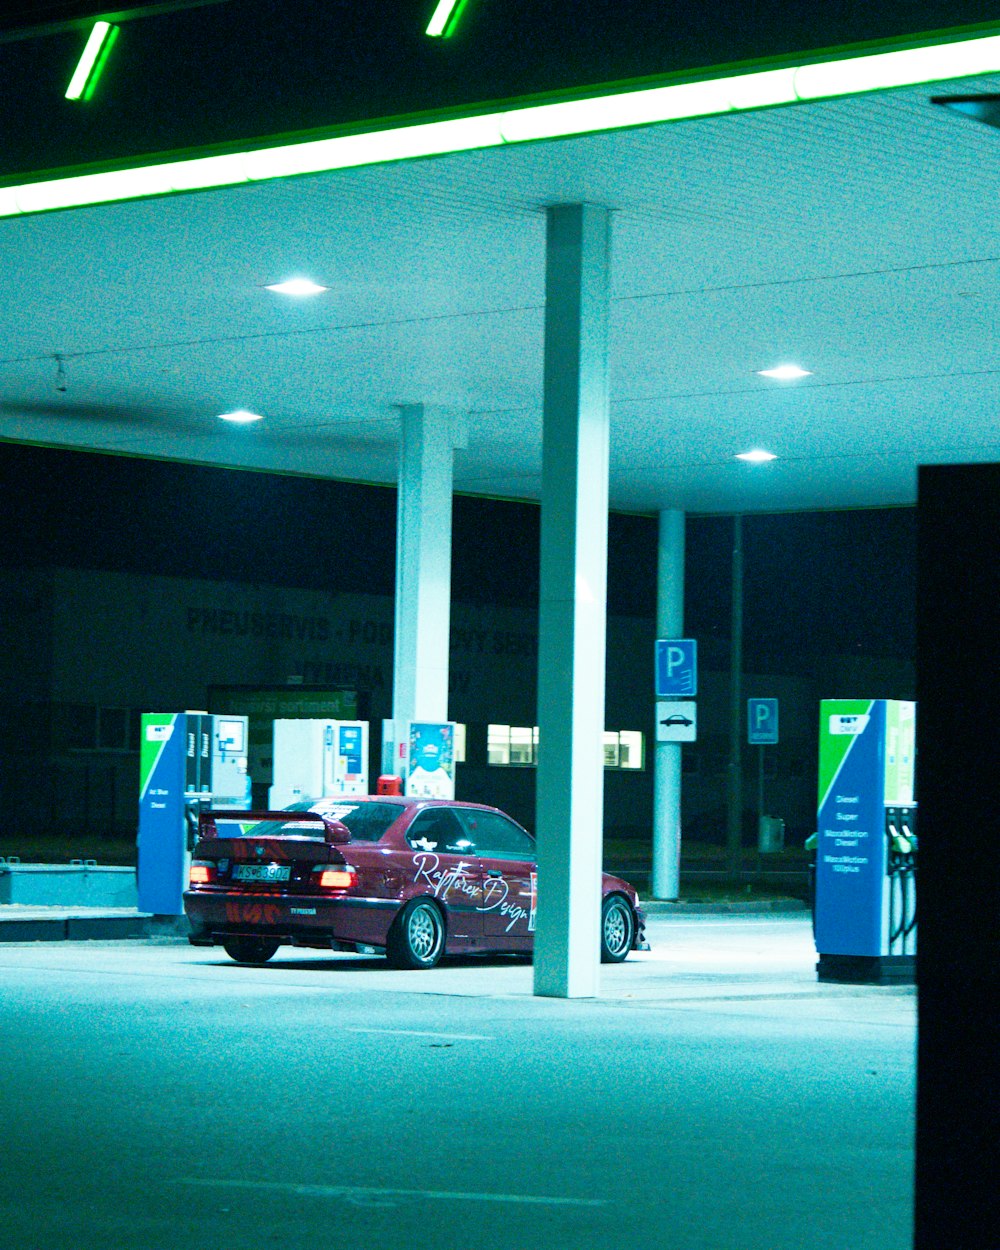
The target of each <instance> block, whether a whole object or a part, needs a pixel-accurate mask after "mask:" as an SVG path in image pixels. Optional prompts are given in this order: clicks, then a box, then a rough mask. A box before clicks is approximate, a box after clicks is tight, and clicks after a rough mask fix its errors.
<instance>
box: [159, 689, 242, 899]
mask: <svg viewBox="0 0 1000 1250" xmlns="http://www.w3.org/2000/svg"><path fill="white" fill-rule="evenodd" d="M247 729H248V722H247V717H245V716H210V715H209V714H208V713H207V712H144V713H143V715H142V721H141V730H140V733H141V740H140V745H139V769H140V785H139V838H138V853H139V859H138V872H137V878H138V882H137V884H138V906H139V910H140V911H146V912H151V913H153V914H154V915H159V916H180V915H182V914H183V911H184V907H183V900H182V895H183V892H184V890H185V888H186V886H187V879H188V866H189V863H190V853H191V848H192V846H193V845H194V839H195V836H196V832H197V825H198V812H199V811H200V809H201V808H202V807H208V806H211V807H230V808H246V807H249V806H250V776H249V773H248V772H247Z"/></svg>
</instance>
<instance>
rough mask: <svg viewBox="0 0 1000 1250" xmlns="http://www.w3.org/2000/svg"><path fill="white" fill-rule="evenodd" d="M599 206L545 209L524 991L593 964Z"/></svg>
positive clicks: (604, 248) (552, 989)
mask: <svg viewBox="0 0 1000 1250" xmlns="http://www.w3.org/2000/svg"><path fill="white" fill-rule="evenodd" d="M609 253H610V213H609V211H608V210H607V209H604V208H598V207H595V206H593V205H581V204H571V205H560V206H558V207H553V208H550V209H549V210H548V233H547V251H546V295H545V300H546V306H545V396H544V428H543V439H542V442H543V451H542V544H541V603H540V618H539V644H538V650H539V658H538V725H539V734H538V738H539V742H538V799H537V834H538V912H537V915H538V919H537V929H536V933H535V982H534V984H535V993H536V994H539V995H544V996H548V997H552V998H592V997H595V996H596V995H597V993H598V972H599V967H600V962H599V961H600V952H599V942H600V917H601V854H602V847H603V832H604V829H603V826H604V747H603V737H604V666H605V630H606V624H607V548H608V286H609V281H608V271H609V260H610V255H609Z"/></svg>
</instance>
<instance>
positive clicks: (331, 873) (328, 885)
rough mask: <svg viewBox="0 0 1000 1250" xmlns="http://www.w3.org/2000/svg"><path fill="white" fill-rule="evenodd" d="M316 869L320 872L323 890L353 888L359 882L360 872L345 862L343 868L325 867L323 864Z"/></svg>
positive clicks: (320, 884) (320, 882) (320, 883)
mask: <svg viewBox="0 0 1000 1250" xmlns="http://www.w3.org/2000/svg"><path fill="white" fill-rule="evenodd" d="M316 871H317V872H318V873H319V886H320V889H321V890H351V889H353V888H354V886H356V885H357V884H358V874H357V873H356V872H355V871H354V869H353V868H352V867H351V866H350V865H349V864H345V865H344V866H343V868H325V867H323V866H322V865H321V866H320V867H319V868H317V869H316Z"/></svg>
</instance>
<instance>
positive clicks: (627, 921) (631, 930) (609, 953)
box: [601, 894, 635, 964]
mask: <svg viewBox="0 0 1000 1250" xmlns="http://www.w3.org/2000/svg"><path fill="white" fill-rule="evenodd" d="M634 942H635V913H634V912H633V911H632V908H631V907H630V906H629V902H628V900H627V899H625V898H622V896H621V895H620V894H612V895H609V897H608V898H606V899H605V900H604V905H603V906H602V907H601V963H602V964H620V963H621V962H622V960H623V959H626V958H627V957H628V953H629V951H630V950H631V949H632V944H633V943H634Z"/></svg>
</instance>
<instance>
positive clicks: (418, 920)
mask: <svg viewBox="0 0 1000 1250" xmlns="http://www.w3.org/2000/svg"><path fill="white" fill-rule="evenodd" d="M385 954H386V958H387V959H388V960H389V963H390V964H392V966H393V967H394V968H408V969H413V970H416V969H418V968H433V967H434V966H435V964H437V962H438V961H439V960H440V958H441V956H442V955H443V954H444V916H443V915H442V914H441V909H440V908H439V907H438V905H437V904H436V903H432V902H431V901H430V899H426V898H412V899H410V901H409V902H408V903H407V904H406V906H405V907H404V908H403V909H402V910H401V911H400V912H399V914H398V915H397V917H396V919H395V920H394V921H393V923H392V928H391V929H390V930H389V935H388V937H387V939H386V943H385Z"/></svg>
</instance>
